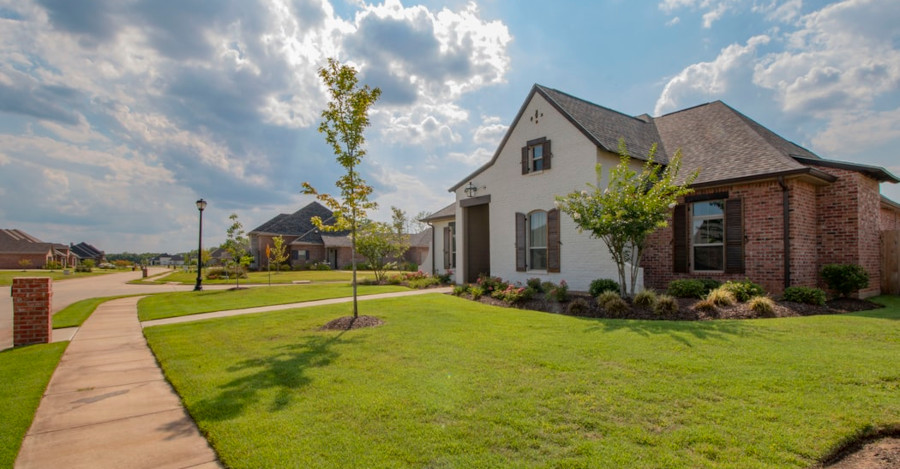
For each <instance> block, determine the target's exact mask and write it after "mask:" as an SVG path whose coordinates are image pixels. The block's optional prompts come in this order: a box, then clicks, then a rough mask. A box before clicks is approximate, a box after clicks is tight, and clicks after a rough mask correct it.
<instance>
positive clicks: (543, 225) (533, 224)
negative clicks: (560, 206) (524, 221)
mask: <svg viewBox="0 0 900 469" xmlns="http://www.w3.org/2000/svg"><path fill="white" fill-rule="evenodd" d="M528 260H529V263H528V267H530V268H531V269H537V270H546V269H547V212H544V211H535V212H531V213H530V214H529V215H528Z"/></svg>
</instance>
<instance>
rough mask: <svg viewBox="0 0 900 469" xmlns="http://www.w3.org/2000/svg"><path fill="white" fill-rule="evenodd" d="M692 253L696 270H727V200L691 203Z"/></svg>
mask: <svg viewBox="0 0 900 469" xmlns="http://www.w3.org/2000/svg"><path fill="white" fill-rule="evenodd" d="M691 249H692V250H691V254H692V256H693V266H694V270H695V271H697V270H707V271H723V270H725V201H724V200H710V201H705V202H695V203H693V204H691Z"/></svg>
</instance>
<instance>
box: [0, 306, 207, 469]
mask: <svg viewBox="0 0 900 469" xmlns="http://www.w3.org/2000/svg"><path fill="white" fill-rule="evenodd" d="M138 299H139V298H137V297H132V298H121V299H118V300H112V301H108V302H106V303H103V304H102V305H100V306H99V307H98V308H97V310H96V311H95V312H94V314H93V315H91V317H90V318H89V319H88V320H87V321H85V323H84V325H82V327H81V328H80V330H79V331H78V333H77V334H76V335H75V337H74V338H73V340H72V342H71V343H70V344H69V347H68V348H67V349H66V352H65V353H64V354H63V357H62V360H61V361H60V363H59V366H58V367H57V368H56V371H55V372H54V373H53V377H52V378H51V379H50V384H49V385H48V386H47V391H46V392H45V394H44V397H43V399H42V400H41V404H40V406H39V407H38V410H37V413H36V414H35V417H34V422H33V423H32V424H31V428H30V429H29V430H28V433H27V434H26V436H25V440H24V441H23V443H22V448H21V450H20V451H19V456H18V459H17V460H16V465H15V467H16V468H18V469H25V468H58V467H66V468H122V467H128V468H136V469H140V468H148V469H149V468H218V467H221V465H220V464H219V463H218V459H217V458H216V454H215V452H213V450H212V449H211V448H210V446H209V444H208V443H207V441H206V439H205V438H204V437H203V436H202V435H201V434H200V432H199V431H198V429H197V426H196V425H195V424H194V421H193V420H192V419H191V418H190V416H188V415H187V412H186V411H185V410H184V408H183V407H182V406H181V400H180V398H179V397H178V395H177V394H176V393H175V391H174V390H173V389H172V387H171V386H170V385H169V383H168V382H167V381H166V380H165V378H164V377H163V374H162V371H161V370H160V368H159V366H158V364H157V362H156V358H155V357H154V356H153V353H151V352H150V348H149V347H148V346H147V342H146V341H145V340H144V336H143V334H142V333H141V325H140V323H139V322H138V320H137V301H138Z"/></svg>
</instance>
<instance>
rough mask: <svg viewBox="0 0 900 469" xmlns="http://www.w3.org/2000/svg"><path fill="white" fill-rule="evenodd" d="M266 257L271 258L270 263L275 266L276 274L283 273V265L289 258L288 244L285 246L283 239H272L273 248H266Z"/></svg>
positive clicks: (279, 237) (277, 237)
mask: <svg viewBox="0 0 900 469" xmlns="http://www.w3.org/2000/svg"><path fill="white" fill-rule="evenodd" d="M266 257H268V258H269V262H272V263H274V264H275V272H276V273H278V272H281V264H282V263H283V262H284V261H286V260H287V258H288V253H287V244H284V238H283V237H281V236H276V237H274V238H272V247H271V248H269V246H266Z"/></svg>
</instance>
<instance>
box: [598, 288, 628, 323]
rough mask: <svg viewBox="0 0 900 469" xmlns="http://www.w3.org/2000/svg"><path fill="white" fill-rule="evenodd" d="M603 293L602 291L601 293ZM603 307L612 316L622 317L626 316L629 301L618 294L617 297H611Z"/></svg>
mask: <svg viewBox="0 0 900 469" xmlns="http://www.w3.org/2000/svg"><path fill="white" fill-rule="evenodd" d="M601 294H602V293H601ZM603 309H605V310H606V312H607V313H609V316H610V317H612V318H621V317H624V316H625V313H627V312H628V310H629V307H628V302H627V301H625V300H623V299H622V297H620V296H618V295H616V297H615V298H610V299H609V301H607V302H606V304H604V305H603Z"/></svg>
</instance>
